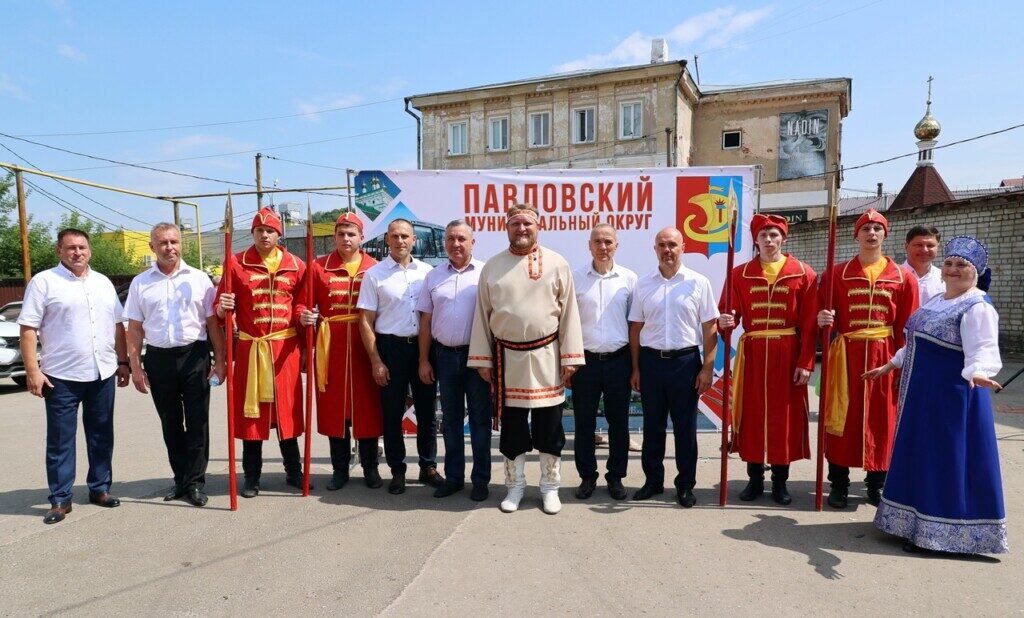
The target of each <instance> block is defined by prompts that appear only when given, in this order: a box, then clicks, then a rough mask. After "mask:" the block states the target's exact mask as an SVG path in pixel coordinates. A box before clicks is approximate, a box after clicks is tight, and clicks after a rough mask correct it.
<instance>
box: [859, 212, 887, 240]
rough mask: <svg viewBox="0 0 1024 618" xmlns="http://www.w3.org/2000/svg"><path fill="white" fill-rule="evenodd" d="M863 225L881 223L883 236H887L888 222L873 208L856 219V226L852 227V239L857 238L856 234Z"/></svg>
mask: <svg viewBox="0 0 1024 618" xmlns="http://www.w3.org/2000/svg"><path fill="white" fill-rule="evenodd" d="M865 223H881V224H882V228H883V229H885V235H886V236H888V235H889V220H888V219H886V218H885V217H883V216H882V213H880V212H878V211H877V210H875V209H874V208H868V209H867V210H865V211H864V214H862V215H861V216H860V219H857V225H855V226H853V237H854V238H857V232H859V231H860V228H861V226H863V225H864V224H865Z"/></svg>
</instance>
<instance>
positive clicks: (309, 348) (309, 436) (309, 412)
mask: <svg viewBox="0 0 1024 618" xmlns="http://www.w3.org/2000/svg"><path fill="white" fill-rule="evenodd" d="M315 258H316V256H315V255H313V210H312V208H311V207H310V204H309V194H306V309H308V310H309V311H312V310H313V268H312V267H313V260H314V259H315ZM315 329H316V325H315V324H314V325H312V326H307V327H306V450H305V461H304V462H303V472H304V474H303V475H302V495H303V496H308V495H309V474H310V473H309V467H310V462H311V461H312V457H311V454H310V452H309V451H310V447H311V446H312V444H313V382H314V381H315V380H316V376H315V374H314V369H313V331H314V330H315Z"/></svg>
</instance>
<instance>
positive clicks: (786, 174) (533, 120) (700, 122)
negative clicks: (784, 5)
mask: <svg viewBox="0 0 1024 618" xmlns="http://www.w3.org/2000/svg"><path fill="white" fill-rule="evenodd" d="M664 55H665V50H664V46H663V45H662V47H661V48H660V49H659V48H658V43H657V42H656V43H655V48H654V50H653V52H652V60H653V61H652V62H651V63H650V64H645V65H637V66H628V67H619V68H613V69H600V70H588V71H576V72H571V73H560V74H556V75H549V76H545V77H537V78H530V79H522V80H517V81H512V82H505V83H500V84H491V85H486V86H476V87H470V88H463V89H459V90H450V91H446V92H435V93H429V94H420V95H415V96H411V97H408V98H406V111H408V112H409V113H410V114H412V115H413V116H415V117H416V118H417V121H418V123H419V125H418V129H419V130H418V132H417V135H418V149H419V152H418V156H419V162H420V167H421V168H422V169H492V168H608V167H638V168H642V167H664V166H678V167H688V166H716V165H760V166H761V167H762V170H763V173H762V178H761V182H762V196H761V209H762V210H776V211H780V214H786V215H788V216H790V217H791V218H793V219H794V220H807V219H813V218H816V217H819V216H822V215H824V213H825V209H826V206H827V204H828V203H829V202H830V200H831V198H832V193H833V191H834V190H835V189H834V186H833V181H834V178H835V174H834V173H833V172H834V171H835V170H836V169H837V168H838V165H839V163H840V161H841V152H842V120H843V118H845V117H846V116H847V114H849V113H850V96H851V89H852V80H851V79H850V78H846V77H839V78H825V79H804V80H784V81H777V82H766V83H760V84H749V85H742V86H708V85H704V86H699V85H698V84H697V83H696V82H695V81H694V79H693V78H692V77H691V75H690V72H689V70H688V68H687V63H686V61H685V60H678V61H663V60H661V59H662V58H663V57H664ZM410 107H411V108H414V109H415V110H416V111H418V112H419V115H418V116H417V115H416V114H415V113H414V112H412V111H411V110H410Z"/></svg>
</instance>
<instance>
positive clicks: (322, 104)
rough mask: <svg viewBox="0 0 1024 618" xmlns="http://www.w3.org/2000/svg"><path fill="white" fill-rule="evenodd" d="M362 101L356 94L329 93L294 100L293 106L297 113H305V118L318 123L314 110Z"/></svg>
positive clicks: (318, 116) (360, 96)
mask: <svg viewBox="0 0 1024 618" xmlns="http://www.w3.org/2000/svg"><path fill="white" fill-rule="evenodd" d="M364 101H365V99H364V98H363V96H362V95H358V94H330V95H321V96H316V97H312V98H310V99H306V100H304V101H296V102H295V107H296V109H298V111H299V113H301V114H305V118H306V120H308V121H310V122H312V123H319V122H320V115H319V114H317V113H316V112H318V111H320V110H324V109H334V108H337V107H350V106H352V105H359V104H360V103H363V102H364Z"/></svg>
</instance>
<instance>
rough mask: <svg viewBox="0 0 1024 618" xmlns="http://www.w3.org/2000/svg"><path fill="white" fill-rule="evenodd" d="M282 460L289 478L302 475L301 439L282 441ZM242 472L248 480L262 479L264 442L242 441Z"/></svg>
mask: <svg viewBox="0 0 1024 618" xmlns="http://www.w3.org/2000/svg"><path fill="white" fill-rule="evenodd" d="M279 444H280V446H281V460H282V463H284V472H285V474H287V475H288V476H292V477H294V476H301V475H302V460H301V458H300V457H299V439H298V438H288V439H287V440H281V442H280V443H279ZM242 472H243V473H244V474H245V478H247V479H255V480H257V481H258V480H259V479H260V474H261V473H262V472H263V440H242Z"/></svg>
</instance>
